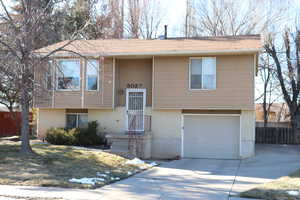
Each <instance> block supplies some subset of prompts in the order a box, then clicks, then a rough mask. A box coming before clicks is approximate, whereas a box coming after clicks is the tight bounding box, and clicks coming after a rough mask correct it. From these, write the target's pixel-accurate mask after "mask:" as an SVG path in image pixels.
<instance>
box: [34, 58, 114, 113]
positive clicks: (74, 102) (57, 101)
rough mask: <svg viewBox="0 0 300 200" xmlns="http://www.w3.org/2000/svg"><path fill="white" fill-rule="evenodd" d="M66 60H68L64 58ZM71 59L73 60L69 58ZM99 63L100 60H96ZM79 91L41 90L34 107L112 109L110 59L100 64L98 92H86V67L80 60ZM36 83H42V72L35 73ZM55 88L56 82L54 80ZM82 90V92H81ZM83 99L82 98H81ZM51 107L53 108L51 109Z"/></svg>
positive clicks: (111, 70) (83, 60)
mask: <svg viewBox="0 0 300 200" xmlns="http://www.w3.org/2000/svg"><path fill="white" fill-rule="evenodd" d="M66 59H68V58H66ZM70 59H73V58H70ZM98 60H99V61H100V59H98ZM80 61H81V66H80V67H81V70H80V76H81V79H80V90H78V91H59V90H55V91H54V95H53V93H52V92H53V91H52V90H45V89H44V90H43V93H42V94H41V95H38V96H35V102H34V106H35V107H37V108H82V107H84V108H112V98H113V95H112V94H113V86H112V85H113V63H112V58H105V59H104V64H103V65H101V64H100V72H99V79H100V80H99V90H97V91H86V89H85V88H86V79H85V75H86V65H85V63H86V62H85V59H83V58H82V59H80ZM35 74H36V75H35V78H36V80H37V81H42V78H41V77H42V75H40V74H42V72H40V71H37V72H36V73H35ZM55 88H56V80H55ZM82 89H83V90H82ZM82 97H84V98H82ZM52 106H53V107H52Z"/></svg>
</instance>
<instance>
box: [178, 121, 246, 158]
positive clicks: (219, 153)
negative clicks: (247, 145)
mask: <svg viewBox="0 0 300 200" xmlns="http://www.w3.org/2000/svg"><path fill="white" fill-rule="evenodd" d="M239 133H240V118H239V116H216V115H214V116H213V115H184V135H183V157H185V158H218V159H237V158H238V157H239V141H240V139H239V135H240V134H239Z"/></svg>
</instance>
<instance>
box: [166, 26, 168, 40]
mask: <svg viewBox="0 0 300 200" xmlns="http://www.w3.org/2000/svg"><path fill="white" fill-rule="evenodd" d="M167 38H168V25H165V39H167Z"/></svg>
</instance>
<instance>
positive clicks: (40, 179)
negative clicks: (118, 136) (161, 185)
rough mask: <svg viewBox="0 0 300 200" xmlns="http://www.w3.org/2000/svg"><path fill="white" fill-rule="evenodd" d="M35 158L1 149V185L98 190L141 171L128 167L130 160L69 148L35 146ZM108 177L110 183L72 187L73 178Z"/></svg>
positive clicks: (10, 148)
mask: <svg viewBox="0 0 300 200" xmlns="http://www.w3.org/2000/svg"><path fill="white" fill-rule="evenodd" d="M32 147H33V150H34V152H35V154H32V155H22V154H20V153H19V146H18V145H16V144H15V145H11V144H9V145H8V144H4V145H0V171H3V172H4V173H0V184H15V185H34V186H58V187H73V188H94V187H99V186H103V185H105V184H108V183H111V182H113V181H111V180H110V177H119V178H120V179H122V178H126V177H128V174H127V172H128V171H134V170H137V169H138V168H137V167H133V166H128V165H124V163H125V162H126V159H124V158H122V157H119V156H116V155H113V154H109V153H105V152H93V151H88V150H82V149H74V148H72V147H68V146H54V145H45V144H35V145H32ZM107 171H109V173H108V177H107V180H106V181H105V182H103V183H98V184H96V185H95V186H91V185H85V184H74V183H70V182H69V179H71V178H83V177H89V178H92V177H97V176H96V174H97V172H100V173H107Z"/></svg>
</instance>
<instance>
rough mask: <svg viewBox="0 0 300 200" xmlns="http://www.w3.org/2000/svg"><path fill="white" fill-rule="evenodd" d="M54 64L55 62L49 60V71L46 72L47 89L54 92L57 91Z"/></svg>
mask: <svg viewBox="0 0 300 200" xmlns="http://www.w3.org/2000/svg"><path fill="white" fill-rule="evenodd" d="M53 63H54V61H53V60H49V61H48V67H47V68H48V69H47V71H46V81H45V82H46V84H45V86H46V87H45V88H46V90H48V91H53V90H54V89H55V84H54V83H55V80H54V79H55V77H54V68H53ZM48 77H50V81H51V82H50V84H51V88H48V84H49V79H48Z"/></svg>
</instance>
